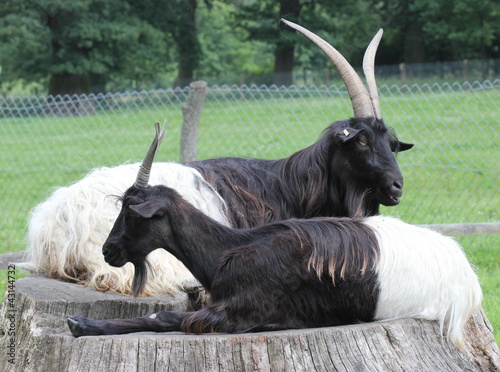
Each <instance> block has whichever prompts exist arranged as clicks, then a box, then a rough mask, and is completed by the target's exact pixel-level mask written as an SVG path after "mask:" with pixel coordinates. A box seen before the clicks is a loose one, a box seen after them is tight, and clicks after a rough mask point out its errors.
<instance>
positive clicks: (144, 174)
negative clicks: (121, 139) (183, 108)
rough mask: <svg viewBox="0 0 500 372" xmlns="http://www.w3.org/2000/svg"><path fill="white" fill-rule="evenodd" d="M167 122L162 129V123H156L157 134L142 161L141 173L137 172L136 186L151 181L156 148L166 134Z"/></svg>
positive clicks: (142, 185) (141, 185) (144, 184)
mask: <svg viewBox="0 0 500 372" xmlns="http://www.w3.org/2000/svg"><path fill="white" fill-rule="evenodd" d="M166 125H167V122H166V121H165V123H164V124H163V128H162V130H161V131H160V123H158V122H156V123H155V129H156V136H155V138H154V140H153V142H152V143H151V146H149V150H148V152H147V153H146V156H145V157H144V160H143V161H142V164H141V168H140V169H139V173H138V174H137V179H136V180H135V183H134V186H136V187H146V186H147V185H148V182H149V174H150V173H151V167H152V165H153V160H154V157H155V154H156V150H157V149H158V146H159V145H160V143H161V141H162V140H163V135H164V134H165V127H166Z"/></svg>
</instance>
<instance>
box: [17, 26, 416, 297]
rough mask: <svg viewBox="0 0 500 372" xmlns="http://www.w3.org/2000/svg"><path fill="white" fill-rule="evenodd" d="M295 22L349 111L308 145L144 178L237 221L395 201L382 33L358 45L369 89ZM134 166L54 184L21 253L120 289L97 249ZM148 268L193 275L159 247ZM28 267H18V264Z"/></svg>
mask: <svg viewBox="0 0 500 372" xmlns="http://www.w3.org/2000/svg"><path fill="white" fill-rule="evenodd" d="M284 22H286V23H287V24H288V25H290V26H291V27H294V28H297V29H298V30H299V31H300V32H302V33H304V34H305V35H306V36H307V37H309V38H310V39H311V40H313V41H314V42H315V43H316V44H317V45H319V46H320V47H321V48H322V49H323V51H324V52H325V53H326V54H327V55H328V57H329V58H330V60H331V61H332V62H333V63H334V64H335V66H336V67H337V69H338V70H339V71H340V74H341V76H342V78H343V79H344V82H345V85H346V88H347V91H348V93H349V96H350V97H351V101H352V106H353V111H354V118H352V119H349V120H345V121H339V122H335V123H333V124H331V125H330V126H329V127H328V128H326V129H325V131H324V133H323V135H322V137H321V138H320V139H319V140H318V141H317V142H316V143H314V144H313V145H311V146H310V147H308V148H305V149H303V150H301V151H298V152H296V153H295V154H293V155H291V156H290V157H287V158H284V159H278V160H267V159H243V158H220V159H209V160H203V161H195V162H191V163H187V164H182V165H181V164H175V163H156V164H154V165H153V169H152V174H151V184H152V185H156V184H162V185H165V186H168V187H171V188H174V189H176V190H177V191H178V192H179V193H180V194H181V195H182V196H183V197H184V198H186V199H187V200H188V201H189V202H191V203H192V204H193V205H194V206H195V207H197V208H198V209H200V210H201V211H203V212H204V213H205V214H207V215H209V216H210V217H212V218H214V219H216V220H217V221H219V222H221V223H223V224H225V225H229V226H233V227H239V228H249V227H254V226H261V225H264V224H267V223H270V222H274V221H280V220H284V219H290V218H311V217H333V216H337V217H342V216H353V215H354V214H355V213H356V211H357V210H358V208H359V207H360V206H361V207H360V208H361V214H363V215H367V216H369V215H375V214H378V213H379V206H380V204H382V205H386V206H393V205H397V204H398V203H399V200H400V197H401V195H402V189H403V177H402V175H401V172H400V169H399V167H398V164H397V162H396V159H395V156H394V154H393V153H397V152H398V151H404V150H407V149H409V148H411V146H412V145H410V144H406V143H403V142H400V141H398V140H397V138H396V136H395V135H394V134H393V132H392V131H391V130H390V128H388V127H387V126H386V125H385V124H384V121H383V120H382V118H381V115H380V105H379V101H378V96H377V87H376V83H375V76H374V67H373V66H374V58H375V52H376V49H377V46H378V44H379V42H380V38H381V33H380V32H379V33H378V34H377V36H376V37H375V38H374V39H373V40H372V42H371V43H370V45H369V47H368V48H367V50H366V54H365V61H364V70H365V75H366V80H367V83H368V84H367V85H368V88H369V89H368V90H367V89H366V88H365V86H364V85H363V83H362V81H361V79H360V78H359V76H358V75H357V73H356V72H355V70H354V69H353V68H352V67H351V66H350V65H349V63H348V62H347V61H346V60H345V59H344V58H343V57H342V55H340V53H339V52H338V51H337V50H335V48H333V47H332V46H331V45H329V44H327V43H326V42H325V41H324V40H322V39H320V38H318V37H317V36H316V35H314V34H312V33H311V32H309V31H307V30H305V29H303V28H301V27H300V26H298V25H295V24H293V23H291V22H287V21H284ZM138 168H139V164H127V165H121V166H119V167H115V168H103V169H98V170H96V171H94V172H92V173H91V174H89V175H88V176H87V177H85V178H84V179H83V180H81V181H79V182H77V183H76V184H74V185H71V186H70V187H67V188H61V189H59V190H57V191H56V192H55V193H54V194H53V196H52V197H51V198H49V200H47V201H45V202H44V203H42V204H40V205H39V206H38V207H37V208H36V209H35V211H34V213H33V214H32V217H31V221H30V224H29V230H28V252H29V253H30V256H31V259H30V261H31V267H32V268H34V270H35V271H38V272H41V273H43V274H45V275H47V276H49V277H52V278H59V279H63V280H73V281H83V282H88V283H89V284H90V285H91V286H92V287H93V288H95V289H98V290H113V291H116V292H118V293H125V294H128V293H129V291H130V287H131V283H132V278H133V267H132V266H131V265H125V266H124V267H122V268H114V267H110V266H109V265H107V264H106V263H105V262H104V260H103V259H102V257H101V255H99V252H100V251H101V248H102V244H103V243H104V241H105V240H106V237H107V236H108V234H109V232H110V231H111V228H112V226H113V222H114V221H115V219H116V217H117V216H118V213H119V207H118V206H117V205H116V203H115V200H114V198H110V197H109V196H110V195H121V194H123V193H124V192H125V190H126V189H127V188H128V187H129V186H130V185H131V184H132V183H133V180H134V178H135V176H136V174H137V171H138ZM148 260H149V262H150V264H151V266H152V267H153V268H154V269H155V271H156V273H157V274H156V275H155V277H154V278H152V279H151V280H150V281H149V282H148V284H147V285H146V288H145V294H147V295H156V294H162V293H166V292H174V291H178V290H180V289H182V288H183V287H185V286H189V285H194V284H196V281H195V280H194V278H193V276H192V275H191V274H190V273H189V271H188V270H186V269H185V267H184V266H183V265H182V264H180V263H179V262H178V261H177V260H175V259H173V257H172V256H171V255H170V254H168V253H167V252H165V251H161V250H159V251H156V252H153V253H152V254H151V256H150V257H149V258H148ZM25 267H26V266H25Z"/></svg>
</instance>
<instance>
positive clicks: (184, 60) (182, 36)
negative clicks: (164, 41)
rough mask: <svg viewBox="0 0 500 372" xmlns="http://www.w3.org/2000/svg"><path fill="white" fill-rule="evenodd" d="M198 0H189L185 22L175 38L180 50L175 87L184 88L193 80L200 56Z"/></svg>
mask: <svg viewBox="0 0 500 372" xmlns="http://www.w3.org/2000/svg"><path fill="white" fill-rule="evenodd" d="M196 7H197V2H196V0H188V1H187V6H186V8H185V11H186V13H185V14H183V16H184V22H183V23H180V25H179V30H178V33H177V35H176V36H175V39H176V41H177V50H178V51H179V64H178V70H177V78H176V79H175V81H174V88H184V87H187V86H188V85H189V83H191V82H192V81H193V77H194V70H195V68H196V67H197V66H198V59H199V58H200V43H199V41H198V31H197V29H196Z"/></svg>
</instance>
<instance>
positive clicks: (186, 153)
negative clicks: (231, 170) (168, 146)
mask: <svg viewBox="0 0 500 372" xmlns="http://www.w3.org/2000/svg"><path fill="white" fill-rule="evenodd" d="M206 92H207V82H206V81H193V82H192V83H191V84H189V95H188V98H187V101H186V103H185V104H183V105H182V115H183V116H184V123H183V124H182V131H181V162H189V161H194V160H196V154H197V141H198V128H199V125H200V117H201V110H202V107H203V102H204V100H205V95H206Z"/></svg>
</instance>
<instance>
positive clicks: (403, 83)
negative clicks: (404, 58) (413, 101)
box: [399, 63, 408, 93]
mask: <svg viewBox="0 0 500 372" xmlns="http://www.w3.org/2000/svg"><path fill="white" fill-rule="evenodd" d="M399 72H400V73H401V92H402V93H406V89H407V87H408V84H407V82H406V64H405V63H400V64H399Z"/></svg>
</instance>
